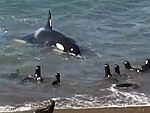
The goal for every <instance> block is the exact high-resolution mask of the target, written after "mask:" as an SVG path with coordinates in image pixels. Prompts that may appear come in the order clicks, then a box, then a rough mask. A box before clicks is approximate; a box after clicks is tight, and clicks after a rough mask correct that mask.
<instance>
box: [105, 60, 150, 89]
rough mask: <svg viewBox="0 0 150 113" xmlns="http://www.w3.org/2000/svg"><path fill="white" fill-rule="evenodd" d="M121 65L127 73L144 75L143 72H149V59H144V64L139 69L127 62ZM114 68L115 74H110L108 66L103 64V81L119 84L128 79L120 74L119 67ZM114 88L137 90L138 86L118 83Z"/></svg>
mask: <svg viewBox="0 0 150 113" xmlns="http://www.w3.org/2000/svg"><path fill="white" fill-rule="evenodd" d="M123 64H124V67H125V69H126V70H128V71H134V72H137V73H144V72H148V71H149V70H150V59H146V61H145V64H144V65H142V66H141V67H139V68H135V67H133V66H131V64H130V62H129V61H124V62H123ZM114 68H115V73H114V74H111V72H110V67H109V65H108V64H105V79H106V80H108V81H111V82H113V83H119V82H120V81H122V80H125V79H128V76H127V75H125V74H121V73H120V68H119V65H117V64H115V65H114ZM116 87H120V88H122V87H124V88H128V87H133V88H137V87H138V85H137V84H133V83H119V84H116Z"/></svg>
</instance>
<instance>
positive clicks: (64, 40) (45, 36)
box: [21, 10, 80, 56]
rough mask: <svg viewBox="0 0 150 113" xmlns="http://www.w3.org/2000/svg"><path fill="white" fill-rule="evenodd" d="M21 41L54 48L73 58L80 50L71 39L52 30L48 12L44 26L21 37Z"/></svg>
mask: <svg viewBox="0 0 150 113" xmlns="http://www.w3.org/2000/svg"><path fill="white" fill-rule="evenodd" d="M21 40H24V41H26V42H27V43H31V44H38V45H40V46H47V47H55V48H57V49H59V50H61V51H63V52H66V53H69V54H72V55H75V56H76V55H80V49H79V47H78V46H77V44H76V42H75V41H74V40H73V39H72V38H69V37H67V36H65V35H64V34H62V33H60V32H58V31H55V30H53V29H52V20H51V12H50V10H49V16H48V20H47V23H46V26H45V27H44V28H39V29H37V30H36V31H35V32H33V33H31V34H28V35H25V36H23V37H22V38H21Z"/></svg>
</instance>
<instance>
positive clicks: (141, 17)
mask: <svg viewBox="0 0 150 113" xmlns="http://www.w3.org/2000/svg"><path fill="white" fill-rule="evenodd" d="M49 9H50V10H51V12H52V24H53V28H54V29H55V30H57V31H60V32H62V33H64V34H65V35H67V36H69V37H71V38H73V39H74V40H75V41H76V42H77V44H78V45H79V47H80V48H81V53H82V55H81V57H82V58H76V57H73V56H69V55H66V54H62V53H59V52H57V51H54V50H51V48H42V47H36V46H35V45H29V44H21V43H18V42H15V41H14V39H16V38H19V37H21V36H23V35H25V34H28V33H31V32H33V31H35V30H36V29H38V28H40V27H43V26H45V23H46V20H47V16H48V10H49ZM149 10H150V1H149V0H132V1H131V0H71V1H69V0H61V1H56V0H42V1H41V0H36V1H35V0H24V1H20V0H12V1H10V0H0V106H1V107H0V110H1V111H13V110H14V111H15V110H16V111H17V110H20V109H22V110H23V109H24V110H27V109H33V108H36V107H39V106H46V105H47V104H48V103H49V100H50V99H54V100H56V107H57V108H89V107H101V106H115V105H119V106H122V105H123V106H126V105H148V104H150V90H149V85H150V82H149V81H150V76H149V73H150V72H148V73H141V74H137V73H134V72H127V71H126V70H125V69H124V66H123V61H125V60H128V61H130V62H131V63H132V64H133V65H134V66H141V65H142V64H144V62H145V60H146V59H147V58H150V44H149V42H150V38H149V37H150V31H149V29H150V12H149ZM105 63H108V64H109V65H110V66H111V71H112V73H113V72H114V68H113V66H114V64H119V65H120V67H121V72H122V73H125V74H127V75H128V76H129V79H128V80H127V81H125V82H130V83H136V84H138V86H139V88H136V89H134V88H133V89H132V88H130V89H123V90H122V89H116V88H115V87H114V83H113V84H112V83H110V82H108V81H106V80H104V64H105ZM36 65H41V68H42V76H43V77H44V78H45V79H46V82H45V83H42V84H36V83H25V84H21V83H20V78H22V77H25V76H26V75H29V74H34V69H35V66H36ZM16 69H19V70H20V76H19V77H18V78H9V75H10V74H11V73H14V72H16ZM57 72H59V73H60V74H61V84H60V85H59V86H58V87H53V86H51V82H52V81H53V80H54V76H55V74H56V73H57ZM122 82H124V81H122Z"/></svg>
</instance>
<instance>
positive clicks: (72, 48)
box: [66, 44, 80, 56]
mask: <svg viewBox="0 0 150 113" xmlns="http://www.w3.org/2000/svg"><path fill="white" fill-rule="evenodd" d="M66 50H67V51H68V53H69V54H72V55H74V56H77V55H80V49H79V47H78V46H77V45H76V44H71V45H70V46H68V47H66Z"/></svg>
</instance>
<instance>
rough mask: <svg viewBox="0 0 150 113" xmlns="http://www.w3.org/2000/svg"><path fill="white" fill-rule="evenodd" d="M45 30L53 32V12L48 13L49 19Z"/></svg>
mask: <svg viewBox="0 0 150 113" xmlns="http://www.w3.org/2000/svg"><path fill="white" fill-rule="evenodd" d="M45 28H47V29H50V30H52V19H51V11H50V10H49V12H48V19H47V23H46V26H45Z"/></svg>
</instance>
